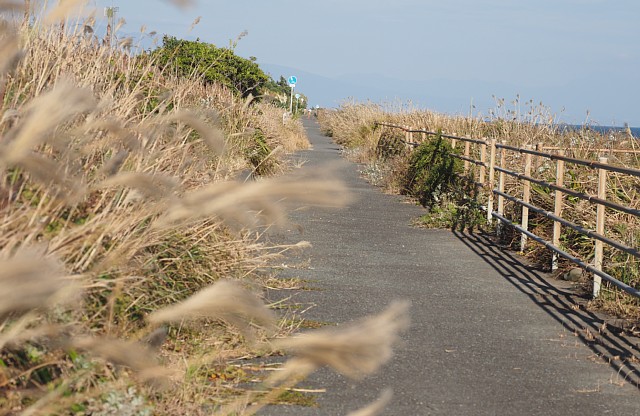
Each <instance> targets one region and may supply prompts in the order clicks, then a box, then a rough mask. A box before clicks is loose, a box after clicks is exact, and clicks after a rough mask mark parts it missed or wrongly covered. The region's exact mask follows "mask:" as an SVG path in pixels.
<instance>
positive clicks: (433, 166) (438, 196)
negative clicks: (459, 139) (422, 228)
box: [405, 133, 462, 208]
mask: <svg viewBox="0 0 640 416" xmlns="http://www.w3.org/2000/svg"><path fill="white" fill-rule="evenodd" d="M453 151H454V150H453V148H452V147H451V145H450V144H449V143H448V142H447V141H445V140H444V139H443V138H442V134H441V133H438V135H437V136H436V137H435V138H433V140H430V141H426V142H424V143H422V144H421V145H420V146H418V147H417V148H416V150H415V151H414V152H413V154H412V155H411V157H410V162H409V170H408V172H407V178H406V179H407V181H406V184H405V190H406V192H407V193H408V194H409V195H411V196H414V197H416V198H417V199H418V200H419V201H420V204H422V205H423V206H424V207H426V208H430V207H431V206H433V205H435V204H438V203H440V202H441V200H442V198H443V196H444V195H446V194H447V193H448V192H450V191H451V189H452V188H453V186H454V184H455V182H456V174H457V173H460V172H462V162H461V161H460V160H458V159H456V158H455V157H453V156H451V153H452V152H453Z"/></svg>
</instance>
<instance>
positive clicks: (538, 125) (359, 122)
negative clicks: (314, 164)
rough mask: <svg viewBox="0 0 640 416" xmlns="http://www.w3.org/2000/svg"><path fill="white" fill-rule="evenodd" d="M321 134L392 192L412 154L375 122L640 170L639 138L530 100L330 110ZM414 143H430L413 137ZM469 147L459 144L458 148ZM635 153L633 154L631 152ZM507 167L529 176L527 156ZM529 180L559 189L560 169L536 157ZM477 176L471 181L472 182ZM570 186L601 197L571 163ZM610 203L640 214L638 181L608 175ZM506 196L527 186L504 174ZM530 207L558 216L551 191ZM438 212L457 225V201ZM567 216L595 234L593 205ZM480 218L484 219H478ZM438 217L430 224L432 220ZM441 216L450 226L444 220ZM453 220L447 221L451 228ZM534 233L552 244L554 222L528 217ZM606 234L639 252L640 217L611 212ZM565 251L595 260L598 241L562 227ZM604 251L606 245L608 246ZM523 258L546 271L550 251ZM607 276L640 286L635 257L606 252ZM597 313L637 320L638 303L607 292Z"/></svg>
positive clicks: (570, 207) (401, 185)
mask: <svg viewBox="0 0 640 416" xmlns="http://www.w3.org/2000/svg"><path fill="white" fill-rule="evenodd" d="M319 120H320V123H321V126H322V129H323V130H324V131H325V132H326V133H328V134H330V135H331V136H333V137H334V139H335V140H336V142H338V143H340V144H342V145H344V146H345V147H346V149H347V153H348V154H349V155H351V156H352V157H354V158H355V159H356V160H357V161H359V162H361V163H365V164H366V165H368V168H367V169H366V170H367V172H368V173H369V174H370V176H371V177H372V179H373V180H375V181H376V182H377V183H378V184H380V185H382V186H384V187H386V189H387V190H389V191H392V192H400V193H403V192H407V191H408V190H407V183H408V178H407V175H408V172H409V165H410V160H411V157H412V154H413V153H412V151H411V150H409V149H408V148H406V146H405V145H404V143H402V140H404V139H405V136H404V132H402V131H401V130H399V129H393V128H387V127H380V126H378V127H376V123H380V122H383V123H389V124H394V125H399V126H405V127H410V128H413V129H424V130H427V131H432V132H437V131H442V132H443V133H447V134H450V135H455V136H463V137H470V138H475V139H482V138H486V139H496V140H497V141H498V142H504V143H506V144H508V145H511V146H515V147H520V148H524V147H525V146H532V147H533V148H536V147H537V148H539V149H540V150H541V151H544V152H547V153H556V152H557V151H559V150H564V151H565V155H566V156H569V157H572V158H576V159H582V160H593V161H597V160H598V158H599V157H600V156H606V157H608V163H609V164H611V165H618V166H626V167H632V168H638V167H639V166H640V152H636V151H638V150H639V148H640V146H639V143H640V142H638V140H637V138H634V137H633V136H632V135H631V133H630V132H629V131H622V132H617V133H611V134H602V133H598V132H597V131H595V130H594V129H592V128H590V127H589V126H588V125H586V126H584V127H582V128H581V129H578V130H568V129H566V128H564V127H563V126H561V125H560V124H558V122H557V120H556V118H555V116H554V115H553V114H552V113H551V112H550V111H549V109H547V108H546V107H544V106H543V105H542V104H535V103H533V102H532V101H529V102H527V103H521V102H520V101H519V98H517V99H516V100H514V101H513V102H511V103H505V101H504V100H501V99H499V100H496V108H495V109H494V110H492V111H491V112H490V114H489V116H488V117H487V118H484V119H481V118H478V117H466V116H449V115H445V114H439V113H436V112H432V111H424V110H412V109H410V108H403V109H400V110H399V111H398V109H396V110H395V111H393V110H391V111H390V110H389V109H387V108H385V107H383V106H381V105H377V104H372V103H357V102H347V103H345V104H343V105H342V106H341V107H340V108H339V109H338V110H334V111H332V110H325V111H323V112H320V113H319ZM414 138H415V139H417V140H429V139H428V138H427V137H420V135H419V134H415V135H414ZM460 149H464V144H461V143H460V142H458V150H459V151H461V150H460ZM629 150H631V151H629ZM471 157H472V158H474V159H476V160H479V159H480V147H479V146H475V147H473V148H472V149H471ZM506 168H507V169H509V170H511V171H514V172H520V173H524V156H523V155H522V154H519V153H517V152H507V154H506ZM532 176H533V177H534V178H536V179H539V180H544V181H546V182H550V183H554V182H555V180H556V177H555V176H556V168H555V163H554V162H553V161H551V160H548V159H545V160H543V159H539V158H534V169H533V173H532ZM475 179H477V178H474V180H475ZM564 181H565V186H566V187H568V188H570V189H572V190H575V191H578V192H581V193H584V194H588V195H597V186H598V175H597V171H596V170H593V169H588V168H586V167H583V166H579V165H573V164H567V166H566V172H565V179H564ZM607 188H608V189H609V192H608V199H609V200H611V201H612V202H615V203H618V204H619V205H623V206H627V207H631V208H634V209H640V178H637V177H633V176H630V175H623V174H618V173H611V174H610V175H609V177H608V183H607ZM505 189H506V192H507V193H509V194H510V195H515V196H517V197H521V196H522V193H523V184H522V182H520V181H518V180H517V179H516V178H513V177H511V176H506V184H505ZM487 192H488V190H485V192H484V193H481V194H480V195H479V196H478V197H477V199H478V200H477V201H475V203H474V204H475V205H480V204H485V203H486V197H487ZM531 195H532V203H533V204H534V205H536V206H537V207H540V208H543V209H545V210H546V211H549V212H554V195H553V192H551V191H550V190H548V189H544V188H542V187H540V186H536V185H534V186H533V187H532V194H531ZM442 205H443V206H441V207H432V208H434V209H432V211H431V214H432V215H431V217H429V216H426V217H425V221H427V222H429V223H432V224H433V223H437V224H438V225H441V226H443V225H444V226H448V227H451V226H453V223H452V222H451V221H450V220H451V218H453V217H455V216H456V214H451V213H447V210H454V211H455V210H458V211H460V207H459V206H455V205H456V204H455V201H453V202H452V201H451V199H446V198H445V200H444V201H443V203H442ZM563 212H564V213H563V217H564V218H565V219H567V220H569V221H572V222H574V223H575V224H578V225H580V226H582V227H584V228H586V229H591V230H595V229H596V224H595V221H596V205H595V204H591V203H589V202H587V201H584V200H580V199H577V198H572V197H566V198H565V200H564V211H563ZM505 214H506V216H507V217H508V218H510V219H511V220H512V221H514V222H516V223H519V222H520V216H521V209H520V207H519V206H517V205H516V204H515V203H512V202H508V201H507V202H506V205H505ZM478 216H480V217H481V216H482V214H479V215H478ZM432 217H433V218H432ZM443 218H444V220H445V222H446V224H445V223H443V222H442V221H441V220H442V219H443ZM447 221H448V222H447ZM529 226H530V230H532V231H533V232H534V233H535V234H536V235H539V236H541V237H543V238H545V239H546V240H547V241H551V239H552V238H551V236H552V229H553V223H552V221H551V220H549V219H546V218H545V217H542V216H541V215H535V214H533V213H530V218H529ZM605 229H606V235H607V237H609V238H612V239H614V240H617V241H620V242H623V243H624V244H625V245H627V246H628V247H638V241H640V219H639V218H637V217H635V216H632V215H630V214H624V213H620V212H616V211H614V210H609V209H608V210H607V215H606V227H605ZM508 231H510V232H506V233H503V238H505V241H503V243H506V244H513V247H514V248H516V247H518V243H519V242H520V236H519V234H518V233H516V232H514V231H513V230H508ZM561 244H562V248H563V249H564V250H566V251H568V252H569V253H571V254H573V255H575V256H577V257H579V258H582V259H585V260H586V261H591V260H592V259H593V257H594V244H593V241H592V240H590V239H589V238H587V237H584V236H582V235H580V234H578V233H577V232H572V231H571V230H570V229H568V228H567V227H564V229H563V235H562V238H561ZM605 247H606V246H605ZM525 254H526V255H528V256H529V257H530V258H531V259H532V260H534V261H537V262H539V264H540V265H541V266H543V267H545V268H546V267H548V264H550V253H548V251H547V250H546V249H545V248H544V247H542V246H540V245H537V244H534V243H531V244H529V245H528V246H527V249H526V252H525ZM569 267H572V266H571V263H569V262H566V263H563V264H561V270H562V271H566V268H569ZM604 270H605V271H607V272H608V273H610V274H611V275H612V276H614V277H617V278H618V279H620V280H622V281H623V282H625V283H627V284H629V285H631V286H633V287H640V262H639V260H638V259H637V258H635V257H633V256H631V255H628V254H625V253H622V252H619V251H617V250H615V249H612V248H609V247H607V248H606V249H605V264H604ZM603 299H604V300H605V301H602V300H601V301H598V303H599V306H600V307H604V308H605V309H607V310H608V311H609V312H613V313H615V314H617V315H620V316H624V317H633V318H640V312H639V310H640V309H639V308H638V306H639V304H638V300H637V299H633V298H631V297H628V296H626V295H624V294H623V293H621V292H618V291H616V290H614V289H613V288H610V287H606V288H605V292H604V296H603Z"/></svg>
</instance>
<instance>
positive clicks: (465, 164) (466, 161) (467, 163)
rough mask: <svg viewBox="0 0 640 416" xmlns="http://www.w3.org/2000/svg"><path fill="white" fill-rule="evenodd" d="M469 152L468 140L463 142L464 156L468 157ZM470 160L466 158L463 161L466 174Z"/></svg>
mask: <svg viewBox="0 0 640 416" xmlns="http://www.w3.org/2000/svg"><path fill="white" fill-rule="evenodd" d="M470 154H471V143H470V142H464V157H465V158H467V159H469V155H470ZM470 164H471V163H470V162H469V161H468V160H465V161H464V174H465V175H466V174H468V173H469V166H470Z"/></svg>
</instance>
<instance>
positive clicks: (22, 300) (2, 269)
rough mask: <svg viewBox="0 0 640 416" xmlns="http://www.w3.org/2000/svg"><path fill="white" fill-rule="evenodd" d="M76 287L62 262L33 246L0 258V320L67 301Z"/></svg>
mask: <svg viewBox="0 0 640 416" xmlns="http://www.w3.org/2000/svg"><path fill="white" fill-rule="evenodd" d="M76 289H77V288H76V287H75V286H74V285H73V284H72V282H71V281H70V279H68V278H66V277H65V272H64V268H63V266H62V263H61V262H59V261H58V260H56V259H55V258H52V257H43V255H42V253H41V252H39V251H38V250H36V249H33V248H28V249H20V250H19V251H18V252H17V253H16V254H14V255H13V256H11V257H5V258H4V259H2V258H0V319H3V318H6V317H7V316H9V315H12V316H16V315H22V314H25V313H27V312H30V311H32V310H35V309H38V310H42V309H46V308H49V307H51V306H53V305H54V304H56V303H59V302H61V301H63V300H64V301H69V300H71V299H73V297H72V295H73V294H74V293H76Z"/></svg>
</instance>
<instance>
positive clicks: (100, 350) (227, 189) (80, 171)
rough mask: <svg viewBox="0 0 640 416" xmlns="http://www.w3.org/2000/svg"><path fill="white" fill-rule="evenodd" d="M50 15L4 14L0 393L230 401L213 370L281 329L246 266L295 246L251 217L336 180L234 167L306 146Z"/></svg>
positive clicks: (257, 350)
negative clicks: (255, 177) (266, 234)
mask: <svg viewBox="0 0 640 416" xmlns="http://www.w3.org/2000/svg"><path fill="white" fill-rule="evenodd" d="M5 6H6V7H9V6H12V7H13V6H15V5H14V4H13V3H12V4H9V3H7V2H5V1H3V0H0V9H2V10H4V9H3V8H4V7H5ZM67 6H68V4H67V3H64V4H59V5H56V6H52V7H50V8H48V9H47V10H48V11H49V12H50V13H51V14H50V16H51V15H54V16H61V15H62V14H61V13H63V12H64V11H65V10H66V7H67ZM20 15H21V13H20ZM57 19H58V18H56V19H53V20H50V19H49V20H47V19H41V18H40V17H37V18H35V20H31V19H30V16H29V14H28V13H27V14H25V21H24V22H22V23H20V22H9V21H4V20H3V21H2V22H0V113H1V117H0V227H1V229H2V233H0V391H1V393H2V394H1V395H0V396H1V398H0V408H1V409H2V412H3V413H4V412H5V411H6V412H7V413H16V414H17V413H21V414H29V415H40V414H42V415H50V414H75V415H82V414H87V415H88V414H94V415H95V414H171V415H173V414H194V415H197V414H211V413H212V409H213V410H214V411H215V410H217V409H219V408H220V407H221V406H223V405H224V404H225V403H226V402H229V401H232V400H233V399H234V396H236V395H241V396H242V397H243V399H242V400H240V407H239V410H238V413H239V412H242V411H244V410H245V409H246V406H247V403H248V400H247V399H246V395H245V393H244V392H243V391H242V389H240V388H238V387H237V386H235V385H234V383H236V382H240V381H246V380H244V379H242V380H240V378H233V377H229V380H228V383H227V382H221V383H212V377H213V375H214V374H218V373H219V370H218V369H220V368H227V365H226V364H227V363H228V362H229V361H230V360H232V359H237V358H239V357H248V356H256V355H259V354H271V353H279V352H280V351H274V349H273V348H271V347H270V346H269V345H268V344H267V343H265V341H266V340H267V339H270V338H272V337H278V338H280V337H285V336H286V335H288V328H286V327H285V325H284V324H283V323H282V322H279V321H278V320H277V319H276V316H275V314H274V313H273V311H272V310H271V309H270V308H269V307H268V306H267V305H266V304H265V301H264V299H262V297H261V296H262V295H261V291H260V287H259V286H258V283H257V281H258V280H257V279H254V275H255V274H256V272H257V271H259V270H260V269H262V268H266V267H268V266H269V264H270V262H271V261H272V260H273V259H274V258H277V257H278V256H279V255H280V254H281V253H282V252H283V251H287V250H292V249H301V248H304V247H306V246H307V245H306V244H302V243H301V244H299V245H293V246H285V247H269V246H267V245H265V244H264V243H262V242H260V241H259V237H260V231H259V230H260V229H261V228H259V227H262V226H264V225H270V224H274V223H278V222H280V223H281V222H282V220H283V218H284V214H285V213H284V211H283V207H282V206H281V205H280V204H279V202H280V201H282V200H284V199H287V200H295V201H299V202H300V203H303V204H304V203H321V202H329V201H330V202H331V203H332V204H334V205H335V204H336V203H338V204H340V203H343V202H344V201H345V190H344V187H343V186H342V185H341V184H340V183H339V182H335V181H330V180H320V179H313V178H311V179H308V180H306V181H301V180H293V179H291V178H286V177H285V178H275V177H274V178H263V179H261V180H259V181H247V182H246V183H245V182H236V181H233V180H231V179H232V178H234V177H236V176H237V175H238V172H240V171H243V170H245V169H247V168H249V169H252V170H256V173H258V174H260V175H269V174H272V173H274V172H275V171H277V169H276V168H277V166H280V164H279V163H280V162H278V163H276V160H277V159H278V157H279V156H280V155H281V153H279V152H275V149H278V148H279V149H281V150H284V151H290V150H294V149H297V148H298V149H299V148H305V147H306V146H307V144H308V143H307V142H306V138H305V136H304V132H303V129H302V126H301V123H299V122H297V121H295V120H292V121H289V122H288V123H286V124H283V123H282V118H281V115H282V113H281V110H280V109H278V108H276V107H274V106H273V105H271V104H269V103H266V102H261V101H256V100H253V99H252V97H250V96H246V97H242V95H241V94H240V93H238V92H234V91H231V90H230V89H228V88H226V87H224V86H220V85H218V84H215V83H210V84H203V83H202V82H201V79H200V78H199V77H198V76H197V75H194V76H193V77H189V76H186V77H185V76H184V75H181V76H176V74H172V73H168V72H163V70H161V69H160V68H158V66H157V65H155V64H154V62H153V60H152V59H150V57H149V56H146V55H143V56H137V55H133V54H130V53H128V52H127V50H125V49H123V48H120V47H118V48H111V47H109V46H107V45H106V43H104V42H102V40H101V39H97V38H96V37H95V35H94V34H93V33H94V32H93V29H92V28H91V26H92V25H93V23H94V22H92V20H91V19H89V20H87V21H86V22H83V24H81V25H77V27H79V28H82V30H80V31H78V32H73V31H68V30H66V29H65V28H68V27H74V26H73V25H65V24H63V23H64V21H63V20H57ZM126 45H127V44H126V43H125V46H126ZM21 58H22V59H21ZM255 147H259V152H257V153H258V154H257V155H255V156H254V155H253V153H252V151H251V149H254V148H255ZM267 162H274V163H273V165H270V164H268V163H267ZM266 167H269V169H266ZM394 328H395V329H398V330H399V329H400V327H398V326H396V327H394ZM388 335H389V336H388V337H387V338H386V339H379V340H378V341H379V343H380V344H381V345H388V344H385V342H392V341H393V339H394V337H393V331H392V332H390V333H389V334H388ZM383 338H384V337H383ZM283 348H284V347H283ZM367 356H368V357H372V360H373V361H376V362H379V363H382V362H384V361H385V360H386V358H385V356H382V357H380V356H376V355H375V354H374V355H367ZM296 380H298V378H297V377H296ZM280 381H282V382H283V383H284V382H286V383H288V384H295V383H293V381H291V380H290V379H284V380H280ZM273 388H274V389H279V383H274V385H273Z"/></svg>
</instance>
